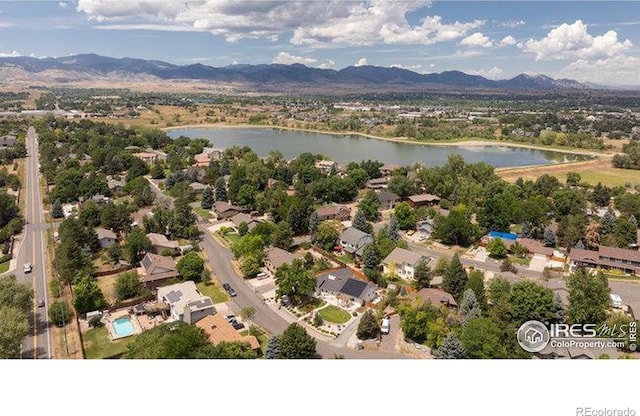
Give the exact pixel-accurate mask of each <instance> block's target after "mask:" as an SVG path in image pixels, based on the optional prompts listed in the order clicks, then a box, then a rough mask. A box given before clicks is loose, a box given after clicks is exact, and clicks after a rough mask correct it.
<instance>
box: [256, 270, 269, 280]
mask: <svg viewBox="0 0 640 416" xmlns="http://www.w3.org/2000/svg"><path fill="white" fill-rule="evenodd" d="M268 276H269V275H268V274H266V273H265V272H260V273H258V274H257V275H256V279H258V280H262V279H266V278H267V277H268Z"/></svg>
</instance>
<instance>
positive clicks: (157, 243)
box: [147, 233, 180, 254]
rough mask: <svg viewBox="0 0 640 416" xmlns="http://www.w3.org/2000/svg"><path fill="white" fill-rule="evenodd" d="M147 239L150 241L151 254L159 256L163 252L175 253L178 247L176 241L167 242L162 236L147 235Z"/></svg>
mask: <svg viewBox="0 0 640 416" xmlns="http://www.w3.org/2000/svg"><path fill="white" fill-rule="evenodd" d="M147 238H148V239H149V241H151V245H152V249H153V252H154V253H156V254H160V253H162V252H163V251H171V252H172V253H176V252H177V251H178V248H179V247H180V244H178V242H177V241H171V240H169V239H168V238H167V237H166V236H165V235H164V234H158V233H149V234H147Z"/></svg>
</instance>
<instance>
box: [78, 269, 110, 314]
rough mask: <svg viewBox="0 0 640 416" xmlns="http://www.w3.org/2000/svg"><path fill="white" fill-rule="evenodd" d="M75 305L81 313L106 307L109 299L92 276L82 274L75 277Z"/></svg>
mask: <svg viewBox="0 0 640 416" xmlns="http://www.w3.org/2000/svg"><path fill="white" fill-rule="evenodd" d="M74 280H75V282H76V283H75V284H74V288H73V307H74V308H75V310H76V312H78V313H79V314H84V313H87V312H91V311H97V310H100V309H104V308H105V307H106V306H107V301H106V300H105V299H104V295H103V294H102V291H101V290H100V287H99V286H98V283H97V282H96V279H94V278H93V277H92V276H89V275H88V274H80V275H78V276H76V277H74Z"/></svg>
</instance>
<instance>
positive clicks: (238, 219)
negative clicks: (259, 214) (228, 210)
mask: <svg viewBox="0 0 640 416" xmlns="http://www.w3.org/2000/svg"><path fill="white" fill-rule="evenodd" d="M231 222H232V223H233V225H235V227H236V230H239V227H240V224H242V223H243V222H244V223H245V224H247V227H248V229H249V231H251V230H253V229H254V228H255V227H256V225H258V223H259V222H260V221H258V220H257V219H255V218H254V217H252V216H251V215H249V214H245V213H244V212H241V213H239V214H236V215H234V216H233V217H231Z"/></svg>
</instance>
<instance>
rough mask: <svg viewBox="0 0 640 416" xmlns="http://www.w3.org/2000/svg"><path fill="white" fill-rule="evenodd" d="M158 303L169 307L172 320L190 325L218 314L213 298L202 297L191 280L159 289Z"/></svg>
mask: <svg viewBox="0 0 640 416" xmlns="http://www.w3.org/2000/svg"><path fill="white" fill-rule="evenodd" d="M158 301H159V302H164V303H166V304H168V305H169V307H170V310H171V319H172V320H175V321H184V322H186V323H188V324H193V323H196V322H198V321H199V320H200V319H202V318H204V317H205V316H208V315H213V314H214V313H215V312H216V310H215V308H214V306H213V302H212V301H211V298H210V297H208V296H204V295H202V293H200V292H199V291H198V289H196V284H195V283H193V282H192V281H191V280H187V281H185V282H182V283H176V284H174V285H169V286H162V287H159V288H158Z"/></svg>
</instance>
